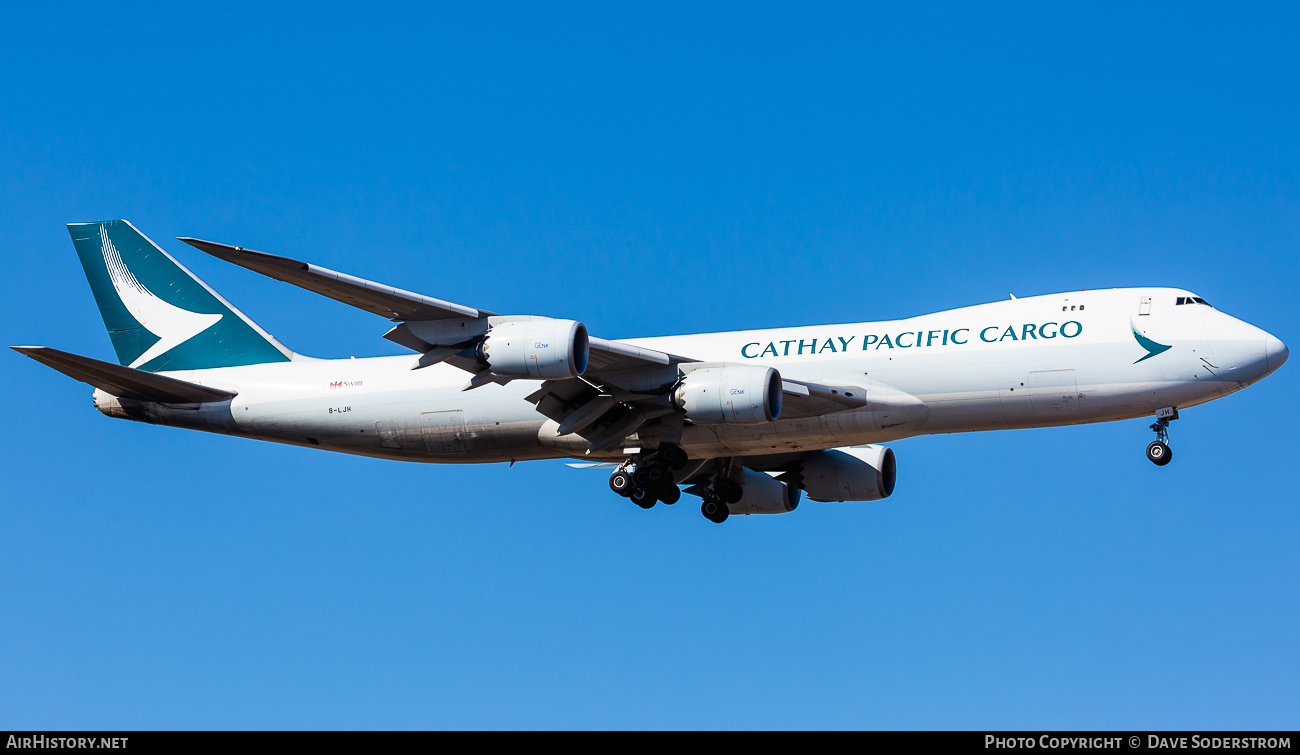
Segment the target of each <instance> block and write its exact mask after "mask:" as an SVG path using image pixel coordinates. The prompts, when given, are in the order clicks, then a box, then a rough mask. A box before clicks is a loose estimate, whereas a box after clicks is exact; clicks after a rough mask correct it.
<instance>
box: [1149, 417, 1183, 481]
mask: <svg viewBox="0 0 1300 755" xmlns="http://www.w3.org/2000/svg"><path fill="white" fill-rule="evenodd" d="M1176 419H1178V410H1177V409H1175V408H1174V407H1172V406H1167V407H1165V408H1163V409H1157V410H1156V421H1155V422H1153V423H1152V424H1151V429H1152V430H1154V431H1155V433H1156V440H1154V441H1152V442H1151V444H1150V445H1148V446H1147V458H1148V459H1150V460H1151V463H1152V464H1155V465H1156V466H1158V467H1163V466H1164V465H1166V464H1168V463H1169V462H1171V461H1173V459H1174V451H1173V449H1171V448H1170V447H1169V423H1170V422H1173V421H1174V420H1176Z"/></svg>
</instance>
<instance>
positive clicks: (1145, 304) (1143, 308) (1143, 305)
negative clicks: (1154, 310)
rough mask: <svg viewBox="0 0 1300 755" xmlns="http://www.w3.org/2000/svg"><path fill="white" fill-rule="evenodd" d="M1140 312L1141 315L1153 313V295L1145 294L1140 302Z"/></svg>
mask: <svg viewBox="0 0 1300 755" xmlns="http://www.w3.org/2000/svg"><path fill="white" fill-rule="evenodd" d="M1138 314H1139V315H1149V314H1151V297H1150V296H1144V297H1142V301H1141V302H1139V303H1138Z"/></svg>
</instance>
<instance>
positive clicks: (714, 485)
mask: <svg viewBox="0 0 1300 755" xmlns="http://www.w3.org/2000/svg"><path fill="white" fill-rule="evenodd" d="M744 495H745V489H744V488H742V487H740V484H739V483H737V482H736V481H735V480H733V479H731V478H730V477H724V476H723V475H721V474H719V475H717V476H716V477H714V478H713V480H712V482H710V483H709V486H708V487H707V488H705V489H704V496H703V498H704V503H702V504H700V513H701V514H703V515H704V518H705V519H708V520H709V521H710V522H714V523H716V524H722V523H723V522H725V521H727V517H728V516H730V515H731V511H730V510H729V509H728V508H727V504H729V503H737V502H739V501H740V499H741V497H742V496H744Z"/></svg>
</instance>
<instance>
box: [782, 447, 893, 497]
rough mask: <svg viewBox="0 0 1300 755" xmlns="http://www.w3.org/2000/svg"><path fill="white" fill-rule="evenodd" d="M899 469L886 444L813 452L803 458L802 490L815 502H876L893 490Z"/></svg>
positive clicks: (891, 451)
mask: <svg viewBox="0 0 1300 755" xmlns="http://www.w3.org/2000/svg"><path fill="white" fill-rule="evenodd" d="M897 477H898V468H897V466H895V464H894V452H893V450H891V449H889V448H887V447H885V446H867V447H865V448H850V449H847V452H845V451H814V452H812V453H809V454H805V455H804V457H803V489H804V492H806V493H807V494H808V497H809V498H810V499H812V500H814V501H822V502H826V503H829V502H838V501H878V500H880V499H881V498H888V497H889V495H890V494H891V493H893V492H894V482H895V480H896V479H897Z"/></svg>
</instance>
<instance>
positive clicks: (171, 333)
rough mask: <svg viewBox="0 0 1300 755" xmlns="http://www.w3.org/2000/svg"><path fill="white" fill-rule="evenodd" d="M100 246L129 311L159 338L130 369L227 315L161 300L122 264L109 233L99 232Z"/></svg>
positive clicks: (184, 340) (115, 284)
mask: <svg viewBox="0 0 1300 755" xmlns="http://www.w3.org/2000/svg"><path fill="white" fill-rule="evenodd" d="M99 241H100V246H101V248H102V249H103V252H104V265H105V267H107V268H108V277H109V278H110V279H111V280H112V281H113V288H114V290H116V291H117V295H118V298H120V299H121V300H122V305H123V306H124V307H126V311H127V312H130V313H131V316H132V317H134V318H135V319H136V322H138V323H140V327H142V328H144V329H145V330H147V331H149V332H150V333H153V334H154V335H155V336H158V341H157V342H156V343H154V345H152V346H150V347H149V348H148V349H146V350H145V352H144V353H143V354H141V355H140V356H138V357H136V358H135V361H133V362H131V363H130V364H129V365H127V366H128V367H139V366H140V365H142V364H147V363H148V362H149V361H151V360H153V359H154V358H156V357H160V356H162V355H163V354H166V353H167V352H169V351H171V350H172V349H174V348H176V347H177V346H180V345H181V344H183V343H185V342H186V341H188V340H190V339H191V338H193V337H194V336H197V335H198V334H200V333H202V332H203V331H205V330H207V329H208V328H210V327H212V326H213V325H216V324H217V322H218V321H220V320H221V318H222V317H223V315H218V314H211V315H210V314H203V313H201V312H191V311H189V310H188V309H181V308H180V307H177V306H175V305H173V304H169V303H168V302H165V301H163V300H162V299H160V298H158V297H157V296H156V295H155V294H154V293H153V292H152V291H150V290H149V289H147V288H145V287H144V285H143V284H141V283H140V281H139V280H138V279H137V278H136V277H135V274H134V273H132V272H131V270H130V269H129V268H128V267H127V266H126V263H124V262H122V255H121V254H119V253H118V251H117V247H115V246H113V242H112V241H110V240H109V238H108V231H107V230H105V228H104V227H103V226H100V228H99Z"/></svg>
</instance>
